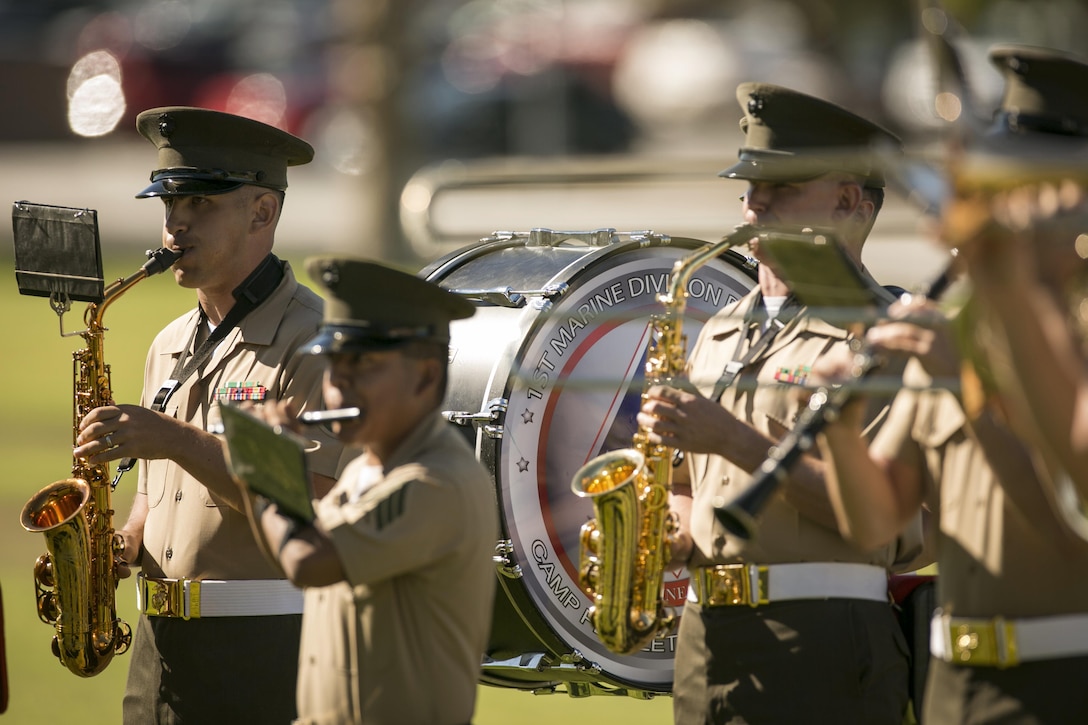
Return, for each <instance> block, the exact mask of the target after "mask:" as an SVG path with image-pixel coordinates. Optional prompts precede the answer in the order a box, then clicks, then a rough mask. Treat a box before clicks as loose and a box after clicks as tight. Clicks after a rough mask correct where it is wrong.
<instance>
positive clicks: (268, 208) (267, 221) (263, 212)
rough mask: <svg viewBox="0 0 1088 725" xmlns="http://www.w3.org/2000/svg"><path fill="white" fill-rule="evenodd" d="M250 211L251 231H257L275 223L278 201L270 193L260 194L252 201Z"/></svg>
mask: <svg viewBox="0 0 1088 725" xmlns="http://www.w3.org/2000/svg"><path fill="white" fill-rule="evenodd" d="M252 209H253V217H252V220H251V225H252V227H253V231H257V230H258V229H261V228H264V227H267V226H269V225H272V224H275V223H276V218H277V217H278V216H279V211H280V199H279V197H278V196H276V195H275V194H273V193H272V192H271V191H266V192H263V193H260V194H258V195H257V196H256V197H255V198H254V199H253V206H252Z"/></svg>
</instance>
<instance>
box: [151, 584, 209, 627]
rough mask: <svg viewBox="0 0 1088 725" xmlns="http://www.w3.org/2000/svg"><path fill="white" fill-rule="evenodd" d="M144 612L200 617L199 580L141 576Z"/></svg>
mask: <svg viewBox="0 0 1088 725" xmlns="http://www.w3.org/2000/svg"><path fill="white" fill-rule="evenodd" d="M140 581H141V588H142V590H143V591H142V592H141V593H142V594H143V599H142V601H143V604H144V614H146V615H148V616H149V617H179V618H181V619H194V618H197V619H198V618H199V617H200V582H199V581H197V580H193V579H152V578H150V577H141V579H140Z"/></svg>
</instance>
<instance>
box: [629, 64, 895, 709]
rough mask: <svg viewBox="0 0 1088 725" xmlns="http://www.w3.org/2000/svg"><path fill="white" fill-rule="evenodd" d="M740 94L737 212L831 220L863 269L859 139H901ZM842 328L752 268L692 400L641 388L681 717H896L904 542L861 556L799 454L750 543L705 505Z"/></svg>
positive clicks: (847, 118)
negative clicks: (673, 613) (662, 507)
mask: <svg viewBox="0 0 1088 725" xmlns="http://www.w3.org/2000/svg"><path fill="white" fill-rule="evenodd" d="M737 98H738V101H739V102H740V104H741V107H742V109H744V112H745V115H744V118H743V120H742V121H741V128H742V129H743V130H744V131H745V134H746V141H745V146H744V147H743V148H742V149H741V150H740V159H739V161H738V163H736V164H735V165H734V166H732V167H730V168H729V169H726V170H725V171H724V172H722V176H725V177H728V178H735V179H743V180H747V181H748V183H749V185H748V191H747V193H746V194H745V195H744V196H743V197H742V202H743V212H744V221H745V222H748V223H751V224H755V225H818V226H823V227H833V228H835V230H836V231H837V234H838V237H839V239H840V241H841V242H842V244H843V246H844V248H845V249H846V250H847V253H848V254H849V255H850V256H852V257H853V258H854V260H855V261H858V262H859V263H860V256H861V249H862V245H863V244H864V241H865V238H866V236H867V235H868V232H869V230H870V229H871V227H872V224H873V222H874V220H875V217H876V215H877V213H878V211H879V209H880V206H881V203H882V202H883V186H884V179H883V176H882V174H881V172H880V170H879V167H878V165H877V164H876V163H875V161H874V159H875V153H874V152H873V151H871V149H872V147H873V146H874V145H886V146H890V147H892V148H896V147H898V140H897V139H896V138H895V137H894V136H893V135H892V134H890V133H888V132H887V131H885V130H884V129H882V128H880V127H878V126H877V125H875V124H873V123H870V122H869V121H867V120H865V119H863V118H861V117H859V116H856V115H855V114H853V113H850V112H848V111H846V110H844V109H842V108H840V107H838V106H835V105H833V104H831V103H828V102H825V101H823V100H820V99H817V98H813V97H811V96H807V95H805V94H801V93H798V92H795V91H791V90H788V89H784V88H779V87H776V86H769V85H765V84H744V85H741V86H740V87H739V88H738V90H737ZM755 253H756V255H757V257H759V256H760V252H759V250H758V249H757V250H755ZM763 261H764V260H762V259H761V262H763ZM871 286H873V287H878V285H876V283H875V282H871ZM891 299H892V297H891V295H890V294H889V295H888V296H887V300H889V301H890V300H891ZM778 308H781V309H778ZM768 318H771V319H768ZM848 339H849V335H848V333H847V331H846V330H845V329H842V327H841V326H836V325H835V324H832V323H830V322H827V321H824V320H822V319H818V318H816V317H814V316H812V315H810V314H809V313H808V311H807V310H806V309H805V308H802V307H800V305H799V304H798V303H797V302H795V301H794V299H793V297H792V294H791V292H790V289H789V286H788V284H787V281H786V280H783V279H780V278H779V277H778V276H777V274H776V272H775V269H774V268H773V266H772V265H770V264H766V263H761V265H760V268H759V286H758V287H757V288H756V289H754V290H753V291H752V292H751V293H750V294H749V295H748V296H746V297H745V298H744V299H741V300H740V301H738V302H737V303H736V304H735V305H734V306H731V307H728V308H726V309H724V310H722V311H721V312H720V313H718V315H716V316H715V317H714V318H712V319H711V320H710V321H709V322H708V323H707V324H706V325H705V326H704V327H703V328H702V330H701V331H700V333H699V339H698V341H697V342H696V344H695V345H694V346H693V348H692V352H691V356H690V361H689V366H688V367H689V377H690V379H691V381H692V382H693V383H694V384H695V386H696V387H697V388H698V393H697V394H696V393H691V392H684V391H681V390H678V389H674V388H668V387H660V388H654V389H652V390H651V391H649V392H650V399H649V401H648V402H647V403H645V404H644V406H643V409H642V413H641V414H640V416H639V423H640V425H643V426H647V427H648V428H649V429H650V430H651V431H652V434H651V440H653V439H655V438H656V439H660V440H661V441H662V442H664V443H665V444H666V445H669V446H671V447H675V448H678V449H680V450H683V451H686V452H687V453H688V456H687V458H688V459H689V461H690V480H691V484H690V491H685V490H684V482H683V478H684V475H683V474H684V473H685V469H684V468H679V469H677V480H676V482H675V483H674V494H673V497H672V500H671V506H672V508H673V510H674V511H675V512H677V514H678V515H679V517H680V544H679V545H678V546H677V551H676V558H677V560H678V561H680V562H683V563H686V564H687V565H688V567H689V569H690V570H691V572H692V587H691V588H690V590H689V595H688V603H687V606H686V607H685V610H684V614H683V617H682V619H681V622H680V630H679V639H678V644H677V652H676V660H675V678H674V683H673V694H674V712H675V718H676V722H678V723H711V722H713V723H762V722H812V721H821V722H842V723H846V722H857V723H861V722H864V723H899V722H900V721H901V719H902V718H903V715H904V713H905V710H906V705H907V699H908V694H907V682H908V656H907V644H906V642H905V640H904V637H903V634H902V632H901V630H900V628H899V625H898V622H897V620H896V617H895V614H894V612H893V610H892V607H891V605H890V602H889V598H888V572H889V570H890V569H891V568H892V567H893V566H895V565H896V562H897V561H899V560H901V559H907V558H910V557H911V556H912V555H913V554H914V553H915V552H916V550H917V547H916V546H911V547H907V546H906V545H904V547H902V548H901V547H900V546H898V545H897V543H896V542H894V541H893V542H889V543H887V544H886V545H884V546H881V547H874V548H873V549H871V550H869V551H864V552H862V551H858V550H857V549H856V548H855V547H854V546H852V545H851V544H850V543H848V542H847V541H845V540H844V539H843V537H842V536H841V535H840V534H839V533H838V530H837V529H836V526H835V519H834V515H833V512H832V509H831V506H830V502H829V500H828V497H827V493H826V490H825V486H824V476H823V465H822V463H821V462H820V461H819V460H818V459H817V458H815V457H811V456H804V457H802V459H801V461H800V462H799V464H798V465H796V466H795V467H794V468H793V470H792V473H791V475H790V476H789V481H788V483H787V484H786V485H785V487H784V490H783V492H782V494H781V495H780V496H779V497H777V498H776V499H775V500H774V501H773V502H772V503H771V504H770V505H769V506H768V508H767V510H766V512H765V513H764V514H763V516H762V520H761V522H760V524H759V530H758V533H757V534H756V536H755V537H754V539H752V540H750V541H745V540H742V539H739V538H734V537H732V536H730V535H728V534H727V533H726V531H725V529H724V528H723V527H722V525H721V524H720V523H718V522H717V521H716V520H715V518H714V515H713V509H714V507H715V506H718V505H721V504H722V503H723V502H724V501H726V500H729V499H731V498H732V497H733V496H735V495H736V494H737V493H739V492H740V491H743V490H744V489H745V488H746V487H747V486H748V485H749V483H750V481H751V478H752V477H751V472H752V471H753V470H755V469H756V467H757V466H759V464H760V463H762V462H763V460H764V458H765V457H766V456H767V452H768V449H769V448H770V446H771V445H773V444H774V443H775V442H777V441H778V440H780V439H781V438H782V437H783V436H784V435H785V433H786V432H787V431H788V430H789V429H790V428H791V427H792V426H793V425H794V422H795V420H796V418H797V416H798V414H799V410H800V409H799V406H798V403H797V400H796V398H795V396H793V395H792V394H791V393H790V390H789V388H790V384H791V383H792V384H797V383H802V382H804V380H805V378H806V376H807V375H808V371H809V370H810V369H811V367H812V366H813V365H814V364H815V363H816V361H817V360H819V359H820V358H821V356H823V355H826V354H828V353H829V352H832V351H834V350H837V349H844V348H845V347H846V346H847V344H848ZM734 374H735V377H733V376H734ZM723 376H724V377H723ZM731 378H732V379H731ZM727 381H728V384H725V383H726V382H727ZM723 385H724V389H723ZM874 409H878V406H874ZM874 417H875V416H874ZM908 548H909V549H910V550H909V551H908V550H907V549H908ZM751 582H758V583H759V584H758V591H757V589H756V588H753V587H751V586H749V584H750V583H751Z"/></svg>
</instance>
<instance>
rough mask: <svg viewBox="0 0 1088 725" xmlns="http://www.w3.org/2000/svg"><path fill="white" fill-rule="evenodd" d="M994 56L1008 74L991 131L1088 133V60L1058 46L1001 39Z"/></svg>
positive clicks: (998, 65)
mask: <svg viewBox="0 0 1088 725" xmlns="http://www.w3.org/2000/svg"><path fill="white" fill-rule="evenodd" d="M990 62H991V63H993V65H994V67H996V68H997V70H998V71H999V72H1000V73H1001V75H1002V76H1003V77H1004V80H1005V92H1004V94H1003V96H1002V98H1001V106H1000V108H998V110H997V113H996V115H995V119H994V120H995V123H994V127H993V128H992V129H991V132H990V135H995V134H1014V135H1015V134H1030V133H1052V134H1061V135H1065V136H1088V93H1086V92H1085V89H1088V64H1086V63H1085V62H1084V61H1082V60H1080V59H1079V58H1077V57H1075V56H1073V55H1070V54H1068V53H1063V52H1060V51H1056V50H1050V49H1047V48H1036V47H1033V46H1027V45H1011V44H1010V45H996V46H994V47H993V48H991V49H990Z"/></svg>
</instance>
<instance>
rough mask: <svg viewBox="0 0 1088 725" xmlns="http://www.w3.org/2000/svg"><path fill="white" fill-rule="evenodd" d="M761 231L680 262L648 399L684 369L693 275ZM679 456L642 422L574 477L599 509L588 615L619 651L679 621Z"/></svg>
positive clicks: (590, 531)
mask: <svg viewBox="0 0 1088 725" xmlns="http://www.w3.org/2000/svg"><path fill="white" fill-rule="evenodd" d="M755 236H757V233H756V230H755V228H754V227H751V226H748V225H743V226H740V227H737V228H736V229H735V230H733V232H732V233H730V234H729V235H728V236H726V237H725V238H724V239H722V240H721V241H720V242H718V243H716V244H709V245H707V246H706V247H704V248H703V249H700V250H699V251H697V252H695V253H693V254H690V255H688V256H687V257H684V258H682V259H679V260H677V261H676V263H675V264H674V265H673V269H672V273H671V275H670V276H669V288H668V291H667V292H666V293H665V294H663V295H661V296H660V297H659V298H658V299H659V301H660V302H661V303H662V304H663V305H664V307H665V311H664V313H662V314H659V315H655V316H654V317H653V318H652V319H651V320H650V328H651V329H650V342H649V348H648V350H647V352H646V368H645V371H646V375H645V382H644V384H643V389H642V392H643V396H645V394H646V391H647V390H648V389H649V388H650V387H651V386H654V385H668V384H670V383H671V382H672V381H673V380H675V379H676V378H679V377H681V375H682V374H683V371H684V367H685V365H686V363H687V340H686V335H685V334H684V332H683V317H684V311H685V309H686V307H687V287H688V282H689V281H690V280H691V276H692V275H693V274H694V273H695V272H696V270H698V269H699V268H700V267H702V266H703V265H705V264H707V263H708V262H710V261H711V260H712V259H714V258H715V257H717V256H719V255H720V254H722V253H723V252H725V251H726V250H727V249H729V248H730V247H734V246H737V245H738V244H742V243H744V242H747V241H748V240H749V239H751V238H753V237H755ZM673 453H674V451H673V449H671V448H669V447H668V446H664V445H660V444H654V443H651V442H650V441H649V439H648V431H647V430H645V429H644V428H643V427H642V426H639V428H638V430H637V431H636V432H635V435H634V437H633V440H632V447H631V448H624V449H621V450H617V451H610V452H608V453H603V454H601V455H599V456H597V457H595V458H593V459H591V460H590V461H589V462H588V463H586V464H585V465H584V466H582V468H580V469H579V470H578V472H577V473H575V474H574V479H573V481H572V482H571V490H572V491H573V492H574V493H575V494H577V495H578V496H582V497H585V498H588V499H590V500H591V501H592V502H593V509H594V514H595V518H594V519H593V520H590V521H588V522H587V523H586V524H584V525H583V526H582V530H581V535H580V538H581V541H580V543H581V552H580V557H579V558H580V562H579V567H578V577H579V584H580V586H581V587H582V590H583V591H584V592H585V593H586V594H587V595H588V596H589V597H590V599H591V600H592V605H591V606H590V610H589V617H590V621H591V622H592V623H593V626H594V628H595V629H596V631H597V636H598V638H600V640H601V642H602V643H603V644H604V645H605V646H606V647H608V649H610V650H612V651H613V652H617V653H619V654H630V653H632V652H637V651H638V650H640V649H642V648H644V647H645V646H646V645H647V644H648V643H649V642H650V640H652V639H653V638H655V637H657V636H661V635H664V634H665V633H666V632H667V631H668V630H669V629H670V628H671V627H672V624H673V617H672V616H671V615H669V614H668V613H667V611H666V609H665V606H664V597H663V593H662V583H663V580H664V576H665V565H666V564H668V562H669V556H670V548H671V544H672V538H673V534H674V528H675V524H674V519H673V517H672V516H671V515H670V513H669V505H668V503H669V501H668V499H669V493H670V491H671V490H672V465H673Z"/></svg>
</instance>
